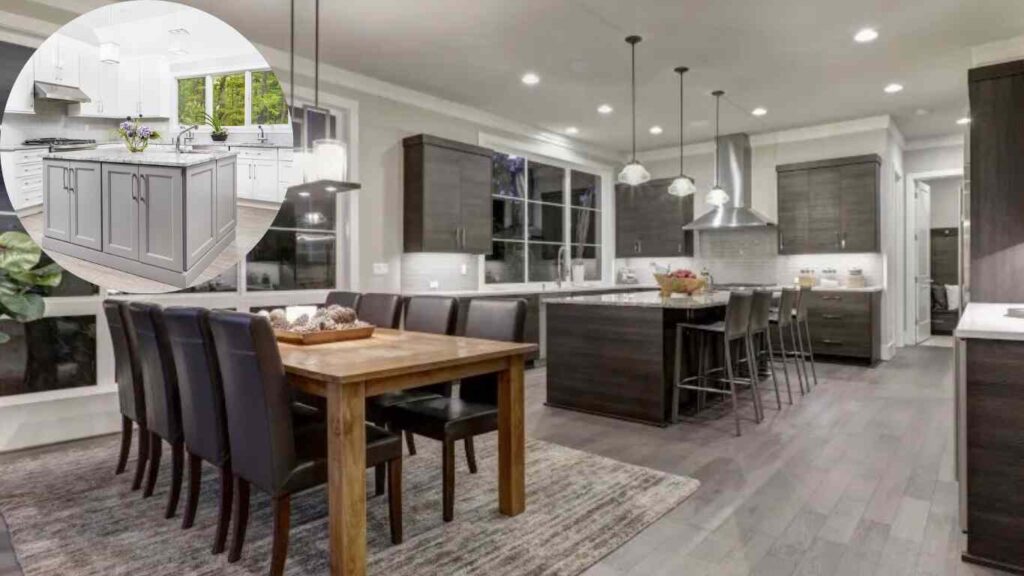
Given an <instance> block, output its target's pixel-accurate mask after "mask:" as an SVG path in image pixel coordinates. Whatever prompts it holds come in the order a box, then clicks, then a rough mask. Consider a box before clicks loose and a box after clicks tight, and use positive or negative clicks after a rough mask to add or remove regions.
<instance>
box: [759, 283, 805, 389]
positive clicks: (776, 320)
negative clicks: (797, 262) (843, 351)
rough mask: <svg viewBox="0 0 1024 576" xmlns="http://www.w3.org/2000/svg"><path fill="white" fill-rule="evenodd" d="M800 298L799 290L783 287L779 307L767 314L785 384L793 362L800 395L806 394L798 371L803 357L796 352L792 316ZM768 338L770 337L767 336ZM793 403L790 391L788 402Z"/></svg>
mask: <svg viewBox="0 0 1024 576" xmlns="http://www.w3.org/2000/svg"><path fill="white" fill-rule="evenodd" d="M799 298H800V292H799V291H797V290H796V289H795V288H783V289H782V297H781V298H780V299H779V308H778V309H777V310H774V311H772V313H771V316H769V319H768V322H769V324H770V325H771V326H775V328H776V334H777V335H778V337H779V340H778V343H779V356H780V357H781V358H782V373H783V375H784V376H785V378H786V386H787V387H789V363H790V361H792V362H793V368H794V370H796V379H797V384H798V385H799V386H800V395H804V394H806V391H805V390H804V376H805V374H802V373H801V372H800V370H801V366H802V363H803V357H802V356H800V353H799V352H797V350H798V346H799V345H798V344H797V342H798V341H797V337H796V331H795V330H794V324H793V316H794V311H795V310H796V301H797V300H798V299H799ZM780 310H788V311H789V312H788V313H785V314H783V313H780V312H779V311H780ZM786 333H789V342H790V348H789V350H787V349H786ZM769 340H770V338H769ZM792 403H793V399H792V393H790V404H792Z"/></svg>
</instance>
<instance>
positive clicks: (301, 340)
mask: <svg viewBox="0 0 1024 576" xmlns="http://www.w3.org/2000/svg"><path fill="white" fill-rule="evenodd" d="M374 328H375V326H360V327H358V328H344V329H341V330H323V331H320V332H292V331H291V330H274V336H276V337H277V341H278V342H286V343H288V344H298V345H300V346H310V345H313V344H327V343H329V342H343V341H345V340H359V339H361V338H369V337H370V336H373V330H374Z"/></svg>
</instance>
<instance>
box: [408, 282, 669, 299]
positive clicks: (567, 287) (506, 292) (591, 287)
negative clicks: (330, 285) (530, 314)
mask: <svg viewBox="0 0 1024 576" xmlns="http://www.w3.org/2000/svg"><path fill="white" fill-rule="evenodd" d="M657 289H658V287H657V286H656V285H647V284H605V285H596V284H585V285H573V284H568V283H567V284H563V285H562V287H561V288H559V287H558V286H556V285H554V284H552V285H551V286H549V287H548V288H529V287H524V288H510V289H492V290H423V291H413V292H402V295H403V296H453V297H458V296H496V297H501V296H525V295H532V294H552V295H558V294H565V293H569V292H605V291H610V290H657Z"/></svg>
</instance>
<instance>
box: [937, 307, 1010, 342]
mask: <svg viewBox="0 0 1024 576" xmlns="http://www.w3.org/2000/svg"><path fill="white" fill-rule="evenodd" d="M1010 308H1021V309H1024V304H990V303H984V302H971V303H970V304H968V305H967V309H966V310H964V313H963V316H961V317H960V323H959V324H957V327H956V331H955V332H954V333H953V334H954V335H955V336H956V337H957V338H965V339H972V338H974V339H982V340H1021V341H1024V318H1011V317H1009V316H1007V315H1006V311H1007V310H1008V309H1010Z"/></svg>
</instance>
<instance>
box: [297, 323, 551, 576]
mask: <svg viewBox="0 0 1024 576" xmlns="http://www.w3.org/2000/svg"><path fill="white" fill-rule="evenodd" d="M279 349H280V351H281V359H282V361H283V363H284V367H285V371H286V373H287V374H288V380H289V383H290V384H291V385H292V386H295V387H296V388H298V389H300V390H302V391H304V392H307V393H309V394H314V395H316V396H320V397H323V398H325V399H326V401H327V421H328V426H327V428H328V432H327V433H328V447H327V458H328V464H329V466H328V468H329V471H328V488H327V491H328V500H329V506H328V510H329V518H328V526H329V538H330V565H331V574H332V576H340V575H344V576H362V575H363V574H365V573H366V484H365V474H366V427H365V423H366V413H365V401H366V398H368V397H371V396H376V395H378V394H383V393H385V392H393V391H397V390H405V389H407V388H416V387H419V386H427V385H430V384H438V383H441V382H449V381H452V380H458V379H461V378H467V377H469V376H475V375H478V374H490V373H497V374H498V508H499V510H500V511H501V513H502V514H504V515H506V516H516V515H518V514H520V513H522V512H523V511H524V510H525V509H526V485H525V484H526V476H525V468H524V461H525V457H526V455H525V451H526V432H525V429H524V424H523V414H524V410H523V394H524V392H523V364H524V357H525V356H526V355H527V354H529V353H531V352H534V351H535V350H536V349H537V347H536V345H534V344H521V343H515V342H499V341H493V340H480V339H476V338H463V337H457V336H442V335H436V334H425V333H420V332H406V331H401V330H386V329H380V328H378V329H377V330H376V331H375V332H374V334H373V336H372V337H370V338H366V339H361V340H350V341H345V342H333V343H329V344H319V345H314V346H301V345H294V344H285V343H280V344H279ZM440 489H441V487H440V486H438V490H440ZM438 515H439V516H440V511H438Z"/></svg>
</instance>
